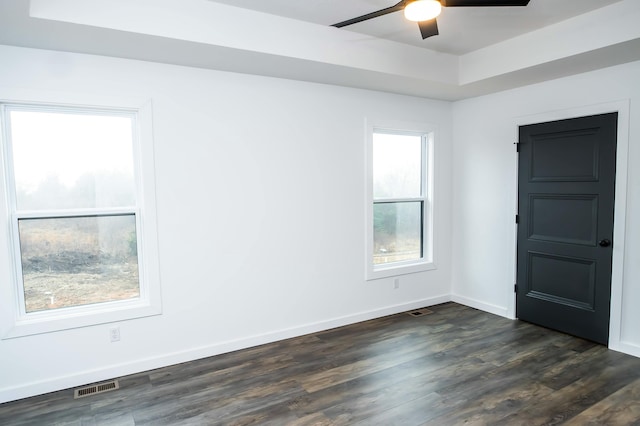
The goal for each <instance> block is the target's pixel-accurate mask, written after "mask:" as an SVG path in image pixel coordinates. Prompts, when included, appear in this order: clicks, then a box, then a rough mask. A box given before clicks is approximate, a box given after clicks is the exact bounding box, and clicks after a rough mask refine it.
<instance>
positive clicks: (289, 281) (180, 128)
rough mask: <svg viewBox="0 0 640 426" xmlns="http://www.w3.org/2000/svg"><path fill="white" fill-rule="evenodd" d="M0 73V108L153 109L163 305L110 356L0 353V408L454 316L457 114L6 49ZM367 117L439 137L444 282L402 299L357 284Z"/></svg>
mask: <svg viewBox="0 0 640 426" xmlns="http://www.w3.org/2000/svg"><path fill="white" fill-rule="evenodd" d="M0 57H1V58H2V67H0V99H2V98H3V87H4V88H5V90H4V92H6V91H7V89H8V88H10V89H11V91H12V92H14V91H16V90H24V91H25V92H29V93H35V94H38V93H46V94H47V96H54V97H55V94H56V93H70V92H72V93H82V94H83V95H85V96H88V97H91V96H92V95H96V96H115V97H118V96H124V97H137V98H144V99H150V100H151V101H152V102H153V114H154V116H153V118H154V140H155V142H154V143H155V167H156V169H155V172H156V183H157V219H158V227H159V229H158V237H159V253H160V274H161V286H162V299H163V314H162V315H160V316H154V317H148V318H144V319H138V320H132V321H127V322H122V323H119V326H120V329H121V341H120V342H117V343H110V342H109V335H108V329H109V327H110V326H111V325H109V324H104V325H100V326H93V327H86V328H78V329H73V330H68V331H62V332H56V333H49V334H41V335H35V336H28V337H22V338H15V339H9V340H2V341H0V402H2V401H7V400H12V399H17V398H21V397H25V396H29V395H33V394H37V393H44V392H47V391H51V390H56V389H61V388H66V387H72V386H77V385H81V384H85V383H88V382H91V381H97V380H102V379H106V378H111V377H117V376H119V375H124V374H127V373H132V372H136V371H143V370H146V369H150V368H155V367H158V366H163V365H167V364H171V363H176V362H181V361H185V360H190V359H194V358H197V357H203V356H208V355H213V354H216V353H220V352H223V351H229V350H234V349H238V348H242V347H246V346H250V345H254V344H259V343H263V342H267V341H272V340H277V339H280V338H284V337H290V336H294V335H299V334H304V333H306V332H311V331H315V330H320V329H325V328H329V327H333V326H337V325H343V324H346V323H351V322H356V321H359V320H364V319H369V318H372V317H376V316H381V315H386V314H390V313H395V312H400V311H403V310H407V309H413V308H416V307H420V306H425V305H428V304H433V303H439V302H442V301H446V300H448V295H449V293H450V282H451V274H450V271H451V245H450V244H451V242H450V238H449V237H450V235H451V210H450V207H451V195H450V194H451V178H450V176H451V175H450V173H451V121H452V114H451V104H450V103H446V102H437V101H430V100H424V99H419V98H412V97H405V96H397V95H391V94H383V93H377V92H368V91H363V90H356V89H348V88H342V87H335V86H325V85H318V84H311V83H302V82H294V81H287V80H278V79H272V78H263V77H256V76H249V75H241V74H232V73H224V72H215V71H209V70H201V69H192V68H183V67H177V66H170V65H162V64H153V63H146V62H136V61H130V60H121V59H114V58H106V57H95V56H87V55H78V54H69V53H60V52H49V51H40V50H30V49H22V48H14V47H3V46H0ZM365 117H383V118H386V119H397V120H403V121H426V122H429V123H433V124H435V125H437V126H438V128H439V135H440V138H439V140H437V141H436V153H435V155H436V162H437V167H436V183H435V185H436V188H435V191H436V197H437V201H438V202H437V206H436V214H435V228H436V229H437V231H438V234H437V239H436V244H435V255H436V263H437V266H438V269H437V270H435V271H429V272H425V273H420V274H414V275H406V276H403V277H402V278H401V280H400V288H399V289H397V290H395V289H394V288H393V279H383V280H378V281H372V282H366V281H365V280H364V271H365V235H364V232H365V226H364V219H365V214H364V213H365V205H364V199H365V194H364V187H365V182H364V176H365V170H364V166H365V164H364V158H365V155H364V129H365V125H364V123H365ZM0 196H4V194H0ZM6 246H7V244H5V243H4V242H2V247H1V248H0V285H3V286H6V285H11V283H10V282H9V276H10V275H9V268H10V262H9V259H8V252H7V250H8V249H7V247H6ZM2 303H6V301H4V302H2Z"/></svg>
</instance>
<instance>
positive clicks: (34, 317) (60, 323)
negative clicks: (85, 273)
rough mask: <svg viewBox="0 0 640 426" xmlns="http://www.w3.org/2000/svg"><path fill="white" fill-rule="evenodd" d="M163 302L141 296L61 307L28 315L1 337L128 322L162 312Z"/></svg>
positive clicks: (9, 337) (15, 336)
mask: <svg viewBox="0 0 640 426" xmlns="http://www.w3.org/2000/svg"><path fill="white" fill-rule="evenodd" d="M161 313H162V309H161V307H160V303H145V302H144V301H141V300H139V299H136V300H131V301H127V302H110V303H109V302H108V303H103V304H100V305H91V306H86V307H77V308H61V309H55V310H52V311H49V312H47V311H44V312H35V313H32V314H27V315H25V316H24V317H22V318H20V319H18V320H16V321H15V322H14V323H13V326H12V327H10V328H9V329H8V330H5V331H4V332H3V333H2V335H1V337H0V339H1V340H6V339H14V338H17V337H24V336H31V335H34V334H43V333H51V332H55V331H62V330H69V329H72V328H82V327H88V326H93V325H98V324H106V323H112V322H118V321H125V320H130V319H135V318H143V317H149V316H153V315H160V314H161Z"/></svg>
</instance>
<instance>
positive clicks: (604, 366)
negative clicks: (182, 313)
mask: <svg viewBox="0 0 640 426" xmlns="http://www.w3.org/2000/svg"><path fill="white" fill-rule="evenodd" d="M429 309H430V310H431V311H432V313H430V314H428V315H423V316H419V317H413V316H410V315H408V314H406V313H405V314H398V315H391V316H387V317H384V318H379V319H375V320H371V321H366V322H363V323H358V324H353V325H350V326H346V327H341V328H336V329H332V330H327V331H324V332H320V333H314V334H310V335H307V336H301V337H298V338H294V339H287V340H283V341H279V342H274V343H271V344H267V345H261V346H258V347H254V348H249V349H246V350H242V351H236V352H232V353H227V354H222V355H219V356H215V357H210V358H206V359H201V360H197V361H193V362H189V363H183V364H178V365H173V366H169V367H165V368H160V369H156V370H152V371H148V372H141V373H138V374H134V375H131V376H127V377H121V378H119V380H120V389H119V390H117V391H113V392H108V393H104V394H99V395H94V396H91V397H87V398H82V399H78V400H74V399H73V392H72V390H70V389H69V390H65V391H60V392H54V393H51V394H48V395H41V396H37V397H34V398H27V399H24V400H20V401H14V402H10V403H6V404H0V425H2V426H22V425H29V426H34V425H35V426H40V425H60V426H65V425H66V426H72V425H73V426H99V425H109V426H120V425H122V426H131V425H136V426H140V425H153V426H158V425H179V426H190V425H198V426H202V425H224V426H227V425H278V426H280V425H293V426H307V425H332V426H344V425H354V424H358V425H367V426H369V425H385V426H386V425H394V424H398V425H400V424H401V425H403V426H410V425H416V426H417V425H445V426H446V425H476V424H477V425H494V424H505V425H527V426H529V425H537V424H540V425H542V424H545V425H546V424H550V425H551V424H567V425H583V424H585V425H596V424H597V425H600V424H606V425H609V424H610V425H617V424H620V425H622V424H625V425H626V424H638V425H640V403H639V400H640V359H639V358H635V357H632V356H628V355H624V354H621V353H618V352H614V351H610V350H608V349H607V348H606V347H604V346H600V345H597V344H594V343H592V342H587V341H585V340H582V339H578V338H575V337H572V336H568V335H565V334H562V333H558V332H555V331H552V330H548V329H545V328H540V327H537V326H535V325H532V324H528V323H524V322H520V321H512V320H508V319H505V318H500V317H497V316H495V315H491V314H488V313H485V312H481V311H479V310H476V309H472V308H468V307H465V306H462V305H458V304H456V303H445V304H442V305H437V306H433V307H430V308H429Z"/></svg>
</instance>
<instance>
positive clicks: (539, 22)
mask: <svg viewBox="0 0 640 426" xmlns="http://www.w3.org/2000/svg"><path fill="white" fill-rule="evenodd" d="M210 1H215V2H217V3H225V4H228V5H230V6H235V7H241V8H245V9H251V10H256V11H259V12H264V13H269V14H272V15H277V16H284V17H287V18H292V19H297V20H300V21H306V22H313V23H315V24H321V25H332V24H335V23H338V22H342V21H346V20H347V19H351V18H355V17H357V16H362V15H365V14H367V13H370V12H375V11H377V10H381V9H384V8H386V7H389V6H393V5H395V4H396V3H397V2H398V0H210ZM618 1H620V0H531V1H530V2H529V5H528V6H526V7H450V8H446V7H445V8H443V9H442V14H441V15H440V16H439V17H438V27H439V32H440V35H438V36H436V37H430V38H428V39H426V40H422V37H420V31H419V29H418V26H417V25H416V24H415V23H413V22H409V21H407V20H406V19H405V18H404V16H403V15H402V13H401V12H396V13H393V14H389V15H385V16H381V17H379V18H375V19H372V20H369V21H365V22H361V23H358V24H354V25H351V26H349V27H345V28H343V30H347V31H354V32H358V33H361V34H366V35H370V36H372V37H378V38H385V39H389V40H393V41H397V42H400V43H406V44H410V45H413V46H417V47H421V48H424V49H431V50H435V51H438V52H444V53H451V54H454V55H461V54H465V53H469V52H472V51H474V50H478V49H480V48H482V47H486V46H490V45H492V44H495V43H498V42H500V41H503V40H507V39H510V38H513V37H516V36H519V35H522V34H525V33H528V32H530V31H533V30H537V29H540V28H542V27H546V26H548V25H551V24H555V23H556V22H560V21H564V20H566V19H569V18H572V17H574V16H577V15H581V14H583V13H586V12H589V11H591V10H594V9H598V8H601V7H604V6H608V5H610V4H613V3H616V2H618Z"/></svg>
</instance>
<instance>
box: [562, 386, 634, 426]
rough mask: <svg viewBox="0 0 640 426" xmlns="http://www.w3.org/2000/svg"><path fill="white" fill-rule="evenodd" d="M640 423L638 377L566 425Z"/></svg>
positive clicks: (612, 425) (613, 425)
mask: <svg viewBox="0 0 640 426" xmlns="http://www.w3.org/2000/svg"><path fill="white" fill-rule="evenodd" d="M637 424H640V379H637V380H635V381H633V382H632V383H629V384H628V385H627V386H625V387H623V388H622V389H620V390H619V391H617V392H614V393H613V394H611V395H609V396H608V397H607V398H605V399H603V400H601V401H600V402H598V403H596V404H594V405H592V406H591V407H589V408H587V409H586V410H584V411H583V412H581V413H580V414H578V415H577V416H575V417H573V418H572V419H570V420H569V421H568V422H567V423H566V425H567V426H583V425H584V426H586V425H594V426H595V425H611V426H615V425H637Z"/></svg>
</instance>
